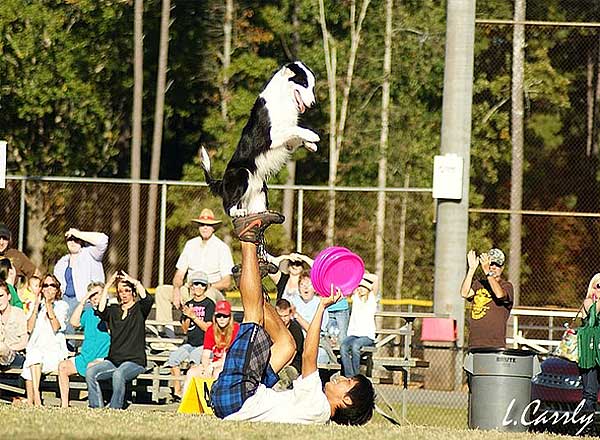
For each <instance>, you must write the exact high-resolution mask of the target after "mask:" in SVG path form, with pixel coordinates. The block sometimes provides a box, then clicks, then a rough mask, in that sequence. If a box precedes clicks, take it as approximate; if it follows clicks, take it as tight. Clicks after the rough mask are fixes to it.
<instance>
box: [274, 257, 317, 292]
mask: <svg viewBox="0 0 600 440" xmlns="http://www.w3.org/2000/svg"><path fill="white" fill-rule="evenodd" d="M268 259H269V261H270V262H272V263H274V264H276V265H277V266H278V268H279V270H278V271H277V272H276V273H274V274H269V277H270V278H271V280H273V282H274V283H275V285H276V286H277V299H280V298H284V299H286V300H288V301H290V302H292V300H293V299H294V298H295V297H297V296H298V282H299V280H300V275H301V274H302V272H303V271H304V269H310V268H311V267H312V265H313V260H312V258H310V257H307V256H306V255H302V254H297V253H291V254H289V255H281V256H279V257H271V256H268Z"/></svg>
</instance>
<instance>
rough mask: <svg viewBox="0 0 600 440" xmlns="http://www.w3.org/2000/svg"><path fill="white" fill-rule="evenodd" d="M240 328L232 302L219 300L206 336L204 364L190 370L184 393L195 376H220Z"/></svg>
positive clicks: (203, 353)
mask: <svg viewBox="0 0 600 440" xmlns="http://www.w3.org/2000/svg"><path fill="white" fill-rule="evenodd" d="M239 329H240V325H239V324H238V323H237V322H235V321H234V320H233V317H232V316H231V304H229V301H227V300H223V301H219V302H218V303H217V305H216V307H215V315H214V316H213V322H212V324H211V325H210V327H208V330H207V331H206V336H205V337H204V349H203V350H202V364H201V365H196V366H195V367H192V368H190V369H189V370H188V372H187V375H186V380H185V386H184V394H185V390H187V387H188V384H189V382H190V381H191V379H192V378H193V377H212V378H214V379H216V378H217V377H219V373H221V370H222V369H223V363H224V362H225V356H226V355H227V351H228V350H229V347H231V344H232V343H233V340H234V339H235V337H236V335H237V333H238V331H239Z"/></svg>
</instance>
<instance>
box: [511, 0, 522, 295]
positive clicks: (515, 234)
mask: <svg viewBox="0 0 600 440" xmlns="http://www.w3.org/2000/svg"><path fill="white" fill-rule="evenodd" d="M525 7H526V5H525V0H515V12H514V14H515V17H514V20H515V21H517V22H521V21H524V20H525ZM524 50H525V26H524V25H523V24H515V25H514V28H513V62H512V90H511V102H512V106H511V127H512V133H511V141H512V163H511V187H510V209H511V214H510V256H509V260H508V263H509V266H508V276H509V279H510V281H511V282H512V283H513V286H514V288H515V291H514V304H515V306H517V305H519V294H520V290H521V285H520V284H521V234H522V230H521V228H522V215H521V213H520V212H515V211H521V209H522V205H523V141H524V134H523V76H524V73H523V72H524Z"/></svg>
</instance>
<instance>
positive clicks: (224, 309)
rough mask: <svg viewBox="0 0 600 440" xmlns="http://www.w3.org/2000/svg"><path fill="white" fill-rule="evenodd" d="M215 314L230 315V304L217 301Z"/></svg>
mask: <svg viewBox="0 0 600 440" xmlns="http://www.w3.org/2000/svg"><path fill="white" fill-rule="evenodd" d="M215 314H222V315H231V304H229V301H225V300H221V301H217V304H216V305H215Z"/></svg>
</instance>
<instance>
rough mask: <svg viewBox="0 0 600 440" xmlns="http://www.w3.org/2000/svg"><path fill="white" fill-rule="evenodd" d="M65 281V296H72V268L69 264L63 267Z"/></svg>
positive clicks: (73, 287)
mask: <svg viewBox="0 0 600 440" xmlns="http://www.w3.org/2000/svg"><path fill="white" fill-rule="evenodd" d="M65 281H66V283H67V287H65V296H68V297H69V298H74V297H75V285H74V284H73V268H72V267H71V266H67V268H66V269H65Z"/></svg>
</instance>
